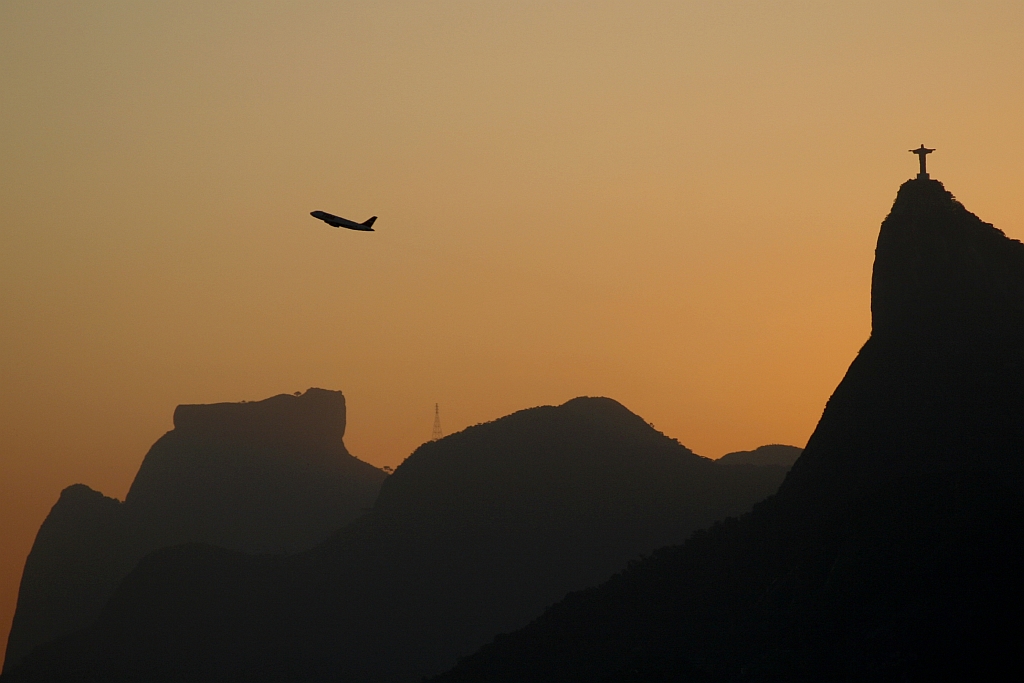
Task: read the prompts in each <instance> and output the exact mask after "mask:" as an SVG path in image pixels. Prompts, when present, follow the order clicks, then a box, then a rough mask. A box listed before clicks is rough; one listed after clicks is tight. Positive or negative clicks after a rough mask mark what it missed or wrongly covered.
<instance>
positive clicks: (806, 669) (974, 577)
mask: <svg viewBox="0 0 1024 683" xmlns="http://www.w3.org/2000/svg"><path fill="white" fill-rule="evenodd" d="M871 307H872V313H873V330H872V334H871V337H870V339H869V340H868V341H867V343H866V344H865V345H864V347H863V348H862V349H861V351H860V353H859V354H858V356H857V358H856V359H855V360H854V362H853V364H852V365H851V366H850V369H849V371H848V372H847V374H846V377H845V378H844V379H843V381H842V383H841V384H840V385H839V387H838V388H837V389H836V391H835V393H834V394H833V396H832V398H831V399H830V400H829V402H828V405H827V407H826V409H825V411H824V414H823V415H822V418H821V421H820V423H819V424H818V427H817V429H816V430H815V432H814V434H813V435H812V437H811V439H810V441H809V442H808V444H807V448H806V450H805V451H804V453H803V455H802V456H801V457H800V459H799V460H798V461H797V462H796V464H795V465H794V466H793V468H792V470H791V471H790V473H789V475H788V476H787V478H786V480H785V482H784V483H783V484H782V486H781V487H780V490H779V492H778V494H777V495H776V496H774V497H772V498H770V499H769V500H767V501H765V502H763V503H760V504H758V505H757V506H755V508H754V509H753V511H752V512H751V513H750V514H748V515H745V516H744V517H742V518H741V519H739V520H729V521H726V522H723V523H721V524H718V525H716V526H714V527H713V528H712V529H710V530H709V531H707V532H701V533H698V534H695V535H694V537H693V538H692V539H691V540H689V541H688V542H687V543H686V544H684V545H682V546H677V547H672V548H666V549H663V550H660V551H658V552H656V553H655V554H654V555H653V556H652V557H650V558H649V559H647V560H645V561H644V562H640V563H635V564H634V565H632V566H631V567H630V568H628V569H627V570H626V571H624V572H622V573H621V574H620V575H617V576H616V577H614V578H613V579H612V580H610V581H609V582H607V583H606V584H604V585H602V586H601V587H599V588H595V589H592V590H589V591H584V592H579V593H575V594H573V595H571V596H569V597H567V598H566V599H565V600H564V601H562V602H561V603H559V604H557V605H555V606H554V607H552V608H551V609H550V610H548V611H547V612H546V613H545V614H544V615H543V616H542V617H541V618H539V619H537V620H536V621H534V622H533V623H532V624H530V625H529V626H528V627H527V628H525V629H523V630H521V631H519V632H517V633H513V634H511V635H507V636H503V637H500V638H497V639H495V640H494V641H493V642H492V643H491V644H489V645H488V646H486V647H484V648H483V649H482V650H480V651H479V652H478V653H476V654H475V655H473V656H471V657H469V658H466V659H465V660H463V661H462V662H461V663H460V664H459V666H458V667H456V668H455V669H454V670H453V671H451V672H449V673H447V674H445V675H443V676H441V677H439V678H438V679H437V680H438V681H439V683H441V682H443V683H456V682H463V681H491V682H497V681H517V682H529V681H567V682H568V681H668V680H672V681H935V680H1021V679H1022V678H1024V670H1022V664H1021V662H1022V654H1021V653H1022V652H1024V625H1022V624H1024V621H1022V618H1021V614H1022V613H1024V612H1022V607H1024V600H1022V583H1021V576H1022V569H1024V551H1022V544H1021V540H1022V539H1024V487H1022V483H1024V476H1022V474H1024V473H1022V469H1024V467H1022V464H1024V245H1021V243H1019V242H1017V241H1014V240H1010V239H1008V238H1006V237H1005V236H1004V235H1003V233H1002V232H1000V231H999V230H997V229H996V228H994V227H992V226H991V225H989V224H986V223H983V222H982V221H981V220H979V219H978V218H977V217H976V216H974V215H973V214H971V213H969V212H968V211H967V210H966V209H964V207H963V206H962V205H961V204H959V203H958V202H957V201H956V200H955V199H954V198H953V196H952V195H950V194H949V193H948V192H946V191H945V189H944V188H943V186H942V185H941V184H940V183H939V182H936V181H932V180H927V179H920V180H912V181H909V182H907V183H905V184H904V185H903V186H902V187H901V188H900V191H899V194H898V196H897V198H896V202H895V204H894V205H893V208H892V211H891V213H890V214H889V216H888V217H887V218H886V219H885V221H884V222H883V224H882V227H881V232H880V234H879V238H878V247H877V251H876V258H875V269H874V279H873V282H872V301H871Z"/></svg>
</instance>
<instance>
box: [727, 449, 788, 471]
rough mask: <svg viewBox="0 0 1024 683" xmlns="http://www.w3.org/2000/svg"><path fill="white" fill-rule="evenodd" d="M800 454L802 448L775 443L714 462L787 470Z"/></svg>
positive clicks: (728, 454) (730, 454) (733, 454)
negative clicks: (783, 468)
mask: <svg viewBox="0 0 1024 683" xmlns="http://www.w3.org/2000/svg"><path fill="white" fill-rule="evenodd" d="M801 453H803V449H802V448H797V447H796V446H783V445H781V444H777V443H776V444H770V445H768V446H761V447H759V448H755V449H754V450H752V451H736V452H735V453H726V454H725V455H723V456H722V457H721V458H719V459H718V460H716V461H715V462H717V463H718V464H719V465H772V466H775V467H785V468H786V469H787V470H788V469H789V468H790V467H792V466H793V463H795V462H796V459H797V458H799V457H800V454H801Z"/></svg>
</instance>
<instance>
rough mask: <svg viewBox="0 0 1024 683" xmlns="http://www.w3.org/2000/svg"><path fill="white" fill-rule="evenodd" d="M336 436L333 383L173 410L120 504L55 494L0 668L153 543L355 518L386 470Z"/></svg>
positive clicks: (87, 618) (234, 536)
mask: <svg viewBox="0 0 1024 683" xmlns="http://www.w3.org/2000/svg"><path fill="white" fill-rule="evenodd" d="M344 434H345V398H344V396H342V394H341V392H340V391H326V390H323V389H310V390H309V391H307V392H306V393H305V394H303V395H301V396H291V395H280V396H274V397H273V398H269V399H267V400H265V401H259V402H255V403H220V404H216V405H182V406H178V408H177V409H176V410H175V411H174V429H173V430H172V431H170V432H168V433H167V434H165V435H164V436H163V437H161V438H160V439H159V440H158V441H157V442H156V443H155V444H154V445H153V447H152V448H151V449H150V451H149V453H148V454H147V455H146V457H145V459H144V460H143V462H142V466H141V467H140V468H139V472H138V474H137V475H136V477H135V481H134V483H133V484H132V487H131V490H130V491H129V492H128V496H127V497H126V500H125V502H123V503H122V502H120V501H118V500H115V499H113V498H107V497H105V496H103V495H102V494H101V493H99V492H97V491H93V490H92V489H90V488H89V487H87V486H84V485H82V484H76V485H74V486H70V487H68V488H67V489H65V490H64V491H63V492H62V493H61V496H60V499H59V500H58V501H57V503H56V505H54V506H53V509H52V510H51V511H50V514H49V516H47V518H46V520H45V521H44V522H43V525H42V527H41V528H40V530H39V533H38V535H37V536H36V540H35V543H34V544H33V546H32V550H31V552H30V553H29V556H28V560H27V561H26V564H25V571H24V574H23V575H22V581H21V588H20V592H19V594H18V605H17V611H16V613H15V615H14V621H13V624H12V627H11V635H10V639H9V641H8V645H7V657H6V660H5V663H4V670H5V671H10V670H11V668H13V667H14V666H16V665H17V664H18V662H20V661H21V659H22V658H23V657H24V656H25V655H26V654H28V652H30V651H31V650H32V648H34V647H36V646H37V645H40V644H42V643H45V642H47V641H50V640H53V639H55V638H58V637H60V636H63V635H66V634H68V633H71V632H73V631H75V630H78V629H80V628H83V627H84V626H87V625H88V624H90V623H92V622H93V621H94V620H95V619H96V618H97V617H98V616H99V614H100V611H101V609H102V608H103V605H104V604H105V603H106V602H107V599H108V598H109V597H110V596H111V594H112V593H113V592H114V589H115V588H116V587H117V585H118V583H119V582H120V581H121V580H122V579H123V578H124V577H125V576H126V575H127V574H128V572H130V571H131V570H132V568H133V567H134V566H135V565H136V563H137V562H138V561H139V560H140V559H141V558H142V557H143V556H144V555H145V554H147V553H149V552H151V551H153V550H156V549H158V548H163V547H167V546H172V545H177V544H180V543H186V542H204V543H210V544H213V545H218V546H221V547H224V548H231V549H235V550H242V551H247V552H268V553H289V552H296V551H299V550H304V549H306V548H309V547H312V546H313V545H315V544H316V543H317V542H319V541H322V540H324V539H325V538H327V537H328V536H329V535H330V534H331V532H333V531H335V530H336V529H338V528H340V527H342V526H344V525H345V524H347V523H348V522H350V521H352V520H353V519H355V518H356V517H357V516H359V515H360V514H362V513H363V511H364V510H365V509H366V508H368V507H369V506H370V505H372V504H373V501H374V499H375V498H376V497H377V493H378V491H379V489H380V485H381V482H383V481H384V479H385V478H386V474H385V473H384V472H382V471H381V470H378V469H377V468H375V467H373V466H372V465H369V464H367V463H365V462H363V461H361V460H358V459H356V458H354V457H352V456H351V455H349V453H348V451H347V450H346V449H345V444H344V442H343V441H342V438H343V436H344Z"/></svg>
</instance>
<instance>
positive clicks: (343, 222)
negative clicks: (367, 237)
mask: <svg viewBox="0 0 1024 683" xmlns="http://www.w3.org/2000/svg"><path fill="white" fill-rule="evenodd" d="M309 215H310V216H312V217H313V218H319V219H320V220H322V221H323V222H324V223H326V224H327V225H331V226H334V227H335V228H348V229H349V230H362V231H364V232H374V230H373V222H374V221H375V220H377V217H376V216H371V217H370V218H369V219H367V220H366V221H365V222H363V223H356V222H355V221H350V220H349V219H347V218H342V217H341V216H335V215H334V214H331V213H327V212H326V211H313V212H311V213H310V214H309Z"/></svg>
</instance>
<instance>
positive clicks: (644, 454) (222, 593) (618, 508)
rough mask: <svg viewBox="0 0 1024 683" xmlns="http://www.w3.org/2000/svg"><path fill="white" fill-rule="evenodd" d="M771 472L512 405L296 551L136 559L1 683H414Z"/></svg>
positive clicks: (680, 534) (763, 489)
mask: <svg viewBox="0 0 1024 683" xmlns="http://www.w3.org/2000/svg"><path fill="white" fill-rule="evenodd" d="M783 472H784V470H780V468H775V467H766V468H757V467H749V468H747V467H744V468H732V467H722V466H720V465H717V464H716V463H715V462H714V461H712V460H710V459H707V458H702V457H700V456H697V455H695V454H693V453H692V451H690V450H689V449H687V448H685V447H684V446H682V445H680V444H679V443H678V442H677V441H676V440H674V439H671V438H669V437H667V436H665V435H663V434H661V433H660V432H657V431H656V430H654V429H653V428H652V427H650V426H649V425H648V424H647V423H646V422H645V421H644V420H643V419H642V418H640V417H639V416H637V415H635V414H633V413H631V412H630V411H628V410H627V409H626V408H625V407H623V406H622V405H621V404H619V403H618V402H615V401H613V400H611V399H604V398H579V399H574V400H572V401H569V402H567V403H566V404H563V405H562V406H542V407H537V408H530V409H526V410H523V411H519V412H517V413H513V414H512V415H509V416H505V417H503V418H499V419H498V420H495V421H493V422H490V423H485V424H482V425H476V426H474V427H470V428H467V429H466V430H463V431H462V432H459V433H456V434H453V435H450V436H447V437H445V438H444V439H441V440H438V441H432V442H428V443H425V444H423V445H422V446H420V447H419V448H418V449H417V450H416V451H415V452H414V453H413V454H412V455H410V456H409V458H407V459H406V461H405V462H403V463H402V464H401V465H400V466H399V467H398V468H396V470H395V473H394V474H392V475H391V476H390V477H388V479H387V480H386V481H385V482H384V483H383V485H382V486H381V493H380V496H379V497H378V500H377V502H376V503H375V504H374V507H373V510H371V511H370V512H368V513H367V514H366V515H364V516H363V517H361V518H359V519H358V520H356V521H354V522H353V523H352V524H350V525H348V526H347V527H345V528H343V529H341V530H339V531H338V532H336V533H335V534H334V535H332V536H331V538H329V539H328V540H326V541H324V542H322V543H320V544H318V545H317V546H316V547H314V548H312V549H311V550H308V551H305V552H302V553H299V554H296V555H292V556H289V557H283V558H245V557H238V556H236V555H233V554H231V553H229V552H228V551H220V550H214V549H208V548H199V547H195V546H187V547H178V548H171V549H167V550H164V551H160V552H159V553H156V554H153V555H150V556H148V557H147V558H146V559H145V560H144V561H143V562H142V563H140V565H139V566H138V567H137V568H136V570H135V571H133V572H132V573H131V574H130V575H129V577H128V578H127V579H126V580H125V581H124V582H123V583H122V585H121V587H120V588H119V589H118V591H117V592H116V593H115V595H114V597H113V598H112V599H111V601H110V602H109V603H108V604H107V606H106V608H105V609H104V613H103V615H102V617H101V618H100V620H99V621H98V622H97V623H96V624H94V625H93V626H91V627H90V628H88V629H85V630H84V631H81V632H79V633H78V634H75V635H74V636H70V637H68V638H65V639H63V640H61V641H58V642H56V643H51V644H50V645H48V646H46V647H43V648H40V649H39V650H37V651H36V652H34V653H33V654H32V655H30V656H29V657H28V659H27V660H26V662H25V665H24V666H23V667H21V668H20V669H19V670H18V671H15V672H11V673H10V674H8V675H7V676H5V678H4V680H5V681H6V680H27V678H25V677H28V678H31V677H32V676H43V677H46V676H49V677H57V678H60V677H63V676H68V675H75V676H78V675H82V676H87V677H93V678H96V679H104V680H136V679H139V678H146V677H147V676H150V677H152V676H155V675H157V674H159V676H160V677H161V678H163V679H165V680H218V679H222V678H226V677H229V678H230V677H235V678H241V679H246V680H253V681H256V680H306V679H313V680H318V679H322V678H330V677H338V676H341V677H344V678H346V679H347V680H350V681H367V682H369V681H380V680H389V681H417V680H419V679H420V678H421V677H422V676H424V675H429V674H433V673H437V672H439V671H443V670H444V669H445V668H447V667H448V666H450V665H451V664H453V663H454V662H455V661H456V658H457V657H458V656H459V655H461V654H467V653H469V652H471V651H472V650H473V649H475V648H476V647H478V646H479V645H481V644H483V643H484V642H486V640H487V639H488V638H490V637H492V636H493V635H494V634H495V633H497V632H500V631H502V630H509V629H512V628H516V627H518V626H520V625H522V624H525V623H527V622H528V621H529V620H530V619H531V618H533V617H534V616H536V614H539V613H540V612H541V611H542V610H543V608H544V607H545V606H546V605H548V604H551V603H552V602H555V601H557V600H558V599H560V598H561V597H562V596H563V595H565V593H566V592H568V591H571V590H574V589H578V588H582V587H585V586H588V585H594V584H596V583H599V582H600V581H602V580H604V579H605V578H607V577H608V576H609V575H611V574H612V573H614V572H615V571H616V570H618V569H619V568H621V566H622V565H623V564H625V562H627V561H628V560H629V559H631V558H634V557H638V556H640V555H642V554H644V553H647V552H650V551H651V550H653V549H654V548H656V547H658V546H660V545H664V544H665V543H669V542H678V541H681V540H682V539H684V538H685V537H687V536H688V535H689V534H690V533H691V532H692V531H693V529H695V528H697V527H699V526H704V525H707V524H709V523H711V522H712V521H714V519H718V518H721V517H723V516H728V515H730V514H738V513H740V512H742V511H743V510H745V509H748V508H749V506H750V505H751V504H752V503H753V502H755V501H756V500H760V499H762V498H764V497H765V496H766V495H769V494H770V493H771V492H772V491H774V490H775V488H776V487H777V486H778V483H779V482H780V481H781V479H782V476H783ZM157 615H159V616H157Z"/></svg>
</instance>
